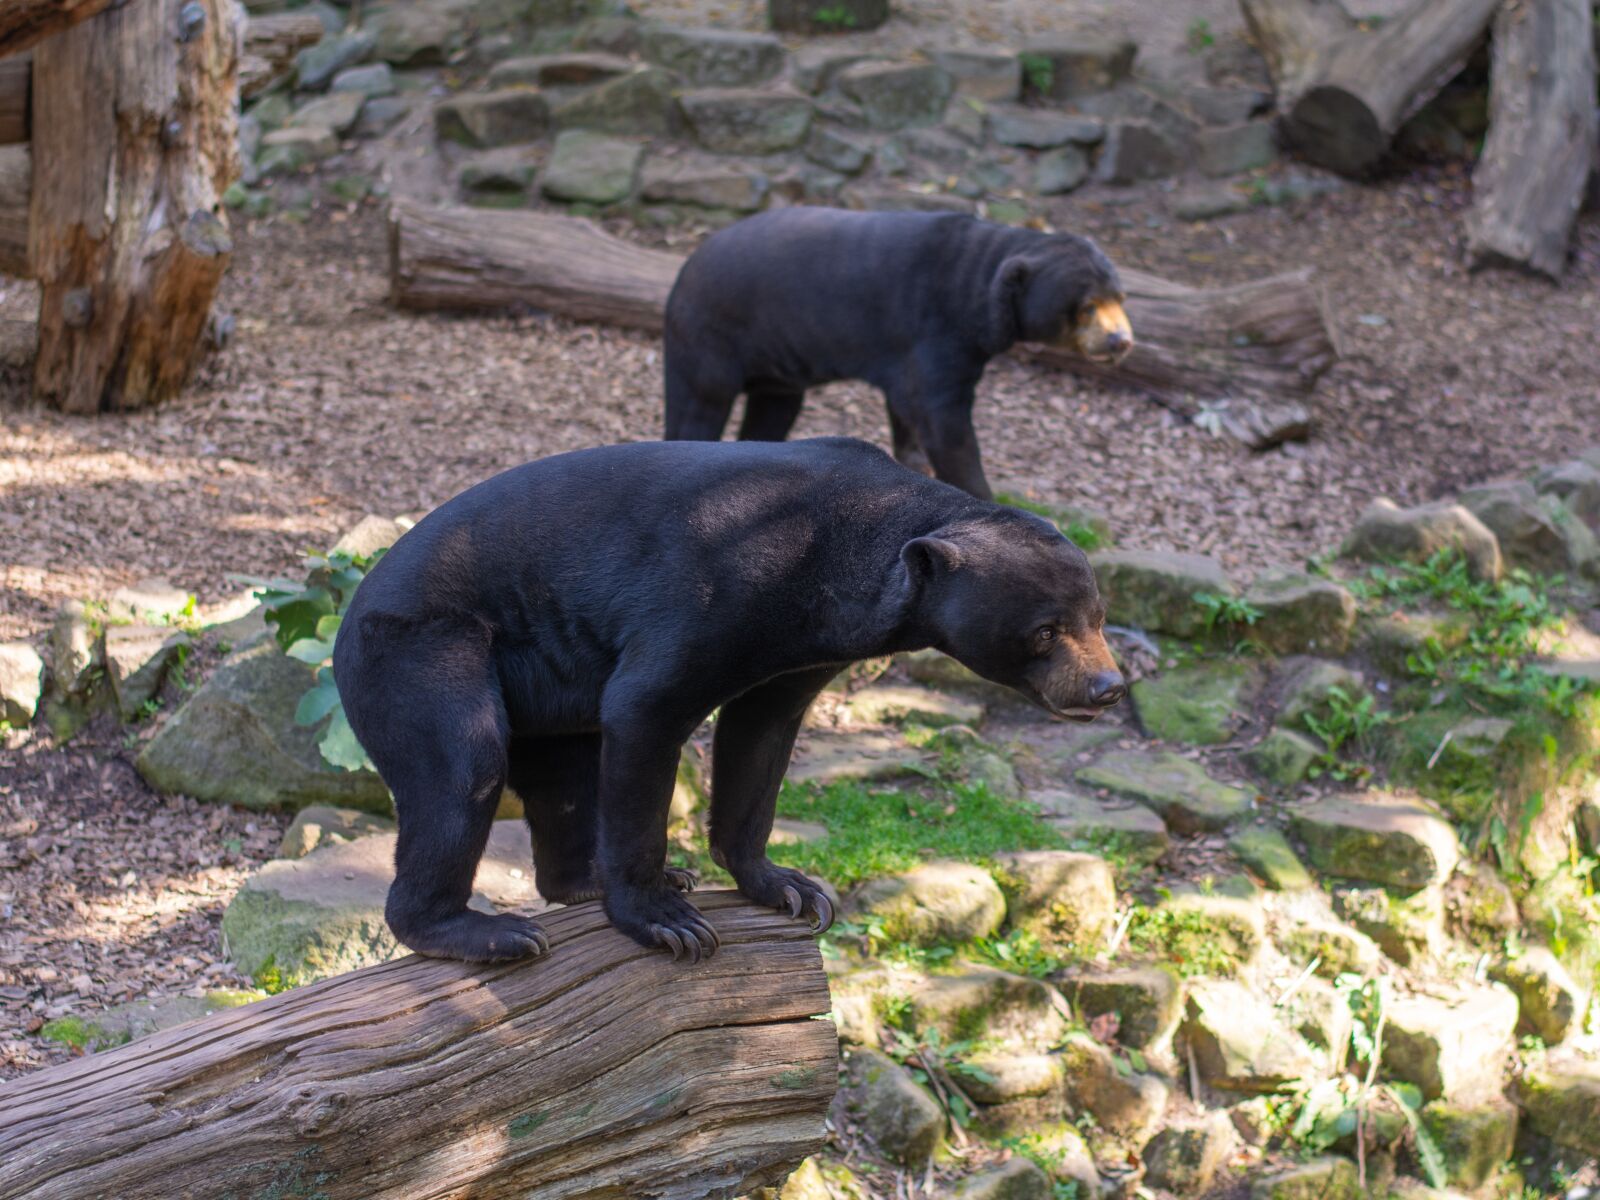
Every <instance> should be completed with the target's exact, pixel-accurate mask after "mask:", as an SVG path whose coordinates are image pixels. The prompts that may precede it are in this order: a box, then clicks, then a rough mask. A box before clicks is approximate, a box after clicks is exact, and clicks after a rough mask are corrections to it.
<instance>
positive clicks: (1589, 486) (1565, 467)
mask: <svg viewBox="0 0 1600 1200" xmlns="http://www.w3.org/2000/svg"><path fill="white" fill-rule="evenodd" d="M1533 486H1534V487H1535V488H1536V489H1537V490H1538V492H1539V494H1540V495H1541V496H1553V497H1554V498H1555V499H1557V500H1559V501H1561V503H1562V504H1563V505H1565V506H1566V509H1567V511H1568V512H1570V513H1571V514H1572V515H1573V516H1575V517H1577V518H1578V520H1580V521H1582V522H1583V523H1584V524H1585V525H1587V526H1588V527H1589V532H1591V533H1593V534H1595V535H1596V536H1600V466H1596V465H1595V464H1594V463H1589V462H1584V461H1583V460H1582V459H1581V458H1575V459H1573V460H1572V461H1571V462H1565V463H1562V464H1561V465H1560V466H1557V467H1551V468H1550V469H1549V470H1547V471H1541V472H1539V475H1538V476H1537V478H1535V479H1534V481H1533Z"/></svg>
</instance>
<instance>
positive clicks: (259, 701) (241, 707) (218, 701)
mask: <svg viewBox="0 0 1600 1200" xmlns="http://www.w3.org/2000/svg"><path fill="white" fill-rule="evenodd" d="M311 682H312V679H311V668H310V667H308V666H306V665H305V664H304V663H302V662H297V661H296V660H294V659H292V658H289V657H288V656H287V655H285V654H284V653H283V652H282V651H281V650H279V649H278V645H277V643H276V642H274V641H273V640H272V639H271V638H270V637H263V638H262V639H261V640H259V641H256V642H255V643H253V644H251V645H248V646H244V647H241V648H240V649H239V650H237V651H235V652H234V653H233V654H232V655H230V656H229V657H228V658H226V659H224V660H223V662H222V664H221V665H220V666H218V667H217V669H216V671H215V672H213V673H212V676H211V678H210V679H208V680H206V682H205V683H204V684H203V685H202V686H201V687H200V688H199V690H197V691H196V692H195V693H194V695H193V696H191V697H190V698H189V700H188V701H187V702H186V703H185V704H184V705H183V706H182V707H181V708H179V709H178V711H177V712H175V713H173V714H172V716H171V717H169V718H168V719H167V721H166V722H165V723H164V724H163V725H162V726H161V728H160V729H159V730H158V731H157V732H156V735H155V737H153V738H152V739H151V740H150V741H149V742H148V743H147V744H146V745H145V747H144V749H143V751H141V752H140V754H139V758H138V762H137V766H138V769H139V774H140V775H142V776H143V777H144V780H145V782H146V783H148V784H149V785H150V786H151V787H153V788H154V789H155V790H156V791H158V792H161V793H162V794H163V795H184V796H193V797H194V798H195V799H196V800H209V801H214V802H216V803H221V804H238V805H241V806H243V807H245V808H301V807H304V806H305V805H307V804H331V805H335V806H340V807H348V808H360V809H366V810H368V811H371V812H379V813H387V812H388V811H389V793H388V789H387V788H385V787H384V786H383V781H382V780H380V779H379V778H378V777H377V776H376V775H375V774H373V773H372V772H370V771H340V770H336V769H334V768H332V767H330V766H328V765H327V764H326V763H324V762H323V760H322V752H321V750H320V749H319V748H318V746H317V738H318V737H319V736H320V732H321V731H320V728H319V727H315V726H311V727H308V726H304V725H297V724H296V723H295V719H294V713H295V708H296V707H297V706H298V705H299V703H300V698H301V697H302V696H303V695H305V693H306V691H307V690H308V689H309V688H310V687H311Z"/></svg>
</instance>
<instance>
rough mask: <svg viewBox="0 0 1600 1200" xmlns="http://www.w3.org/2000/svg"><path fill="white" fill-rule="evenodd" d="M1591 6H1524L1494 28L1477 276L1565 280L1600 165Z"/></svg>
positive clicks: (1524, 0)
mask: <svg viewBox="0 0 1600 1200" xmlns="http://www.w3.org/2000/svg"><path fill="white" fill-rule="evenodd" d="M1592 31H1593V20H1592V18H1591V13H1590V3H1589V0H1521V2H1520V3H1517V4H1507V5H1506V6H1505V7H1504V8H1502V9H1501V10H1500V14H1499V16H1497V17H1496V18H1495V23H1494V41H1493V47H1492V50H1491V54H1492V56H1493V57H1492V65H1491V68H1490V76H1489V136H1488V139H1487V140H1486V141H1485V142H1484V147H1483V156H1482V157H1481V158H1480V159H1479V160H1478V166H1477V169H1476V170H1474V171H1473V173H1472V193H1473V195H1472V209H1471V210H1470V211H1469V212H1468V214H1467V255H1468V258H1469V260H1470V262H1471V264H1472V266H1473V267H1475V268H1476V267H1486V266H1495V265H1505V266H1514V267H1521V268H1524V269H1531V270H1534V271H1538V272H1540V273H1542V274H1544V275H1548V276H1549V277H1550V278H1551V279H1559V278H1560V277H1561V274H1562V272H1563V271H1564V270H1565V269H1566V263H1567V245H1568V242H1569V241H1570V240H1571V237H1572V225H1573V222H1574V221H1576V220H1577V217H1578V210H1579V209H1580V208H1582V207H1583V202H1584V191H1585V188H1586V186H1587V184H1588V180H1589V175H1590V172H1591V171H1592V170H1593V169H1594V165H1595V146H1596V137H1597V135H1600V121H1597V119H1596V115H1595V106H1594V103H1595V51H1594V41H1593V38H1592Z"/></svg>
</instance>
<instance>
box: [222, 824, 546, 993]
mask: <svg viewBox="0 0 1600 1200" xmlns="http://www.w3.org/2000/svg"><path fill="white" fill-rule="evenodd" d="M394 845H395V838H394V835H393V834H390V833H375V834H371V835H369V836H367V837H362V838H359V839H357V840H355V841H352V842H344V843H340V844H335V845H331V846H326V847H323V848H322V849H319V850H315V851H313V852H312V853H310V854H308V855H306V857H304V858H301V859H293V860H289V859H281V858H280V859H273V860H272V861H271V862H269V863H267V864H266V865H265V866H263V867H262V868H261V869H260V870H259V871H257V872H256V873H255V874H254V875H252V876H251V877H250V878H249V879H247V880H246V881H245V883H244V886H243V887H241V888H240V889H239V891H238V894H237V895H235V896H234V898H233V900H232V901H231V902H230V903H229V905H228V908H227V911H226V912H224V913H223V915H222V934H223V937H224V938H226V939H227V945H228V951H229V954H230V956H231V957H232V959H233V962H234V965H235V966H237V967H238V968H239V970H240V971H241V972H243V973H244V974H246V975H249V976H251V977H253V978H254V979H256V980H257V982H258V983H261V984H262V986H266V987H268V988H269V990H274V989H275V988H277V987H278V986H289V987H297V986H299V985H301V984H304V983H310V982H312V981H313V980H317V979H326V978H327V977H329V976H330V975H338V974H341V973H342V972H345V971H354V970H356V969H358V968H360V967H370V966H372V965H373V964H374V963H380V962H387V961H388V960H390V959H392V958H398V957H400V956H401V955H403V954H405V953H406V950H405V948H404V947H403V946H401V945H400V944H399V943H398V942H396V941H395V940H394V935H393V934H392V933H390V932H389V926H388V925H387V924H386V923H385V921H384V918H383V904H384V899H385V897H386V895H387V894H388V890H389V884H390V882H391V881H392V880H393V878H394ZM532 863H533V847H532V844H531V842H530V841H529V837H528V826H527V823H526V822H523V821H496V822H495V824H494V831H493V832H492V833H491V834H490V837H489V845H488V848H487V849H486V850H485V851H484V856H483V859H482V861H481V862H479V864H478V873H477V877H476V878H475V880H474V883H473V887H474V889H475V890H474V894H473V898H472V907H473V908H476V909H478V910H479V911H481V912H494V911H496V906H499V907H502V908H510V907H516V908H518V909H519V910H521V911H523V912H536V911H539V910H542V909H543V908H545V907H547V906H546V905H545V904H544V902H543V901H542V900H541V899H540V898H539V896H538V893H537V892H536V891H535V890H534V886H533V866H532Z"/></svg>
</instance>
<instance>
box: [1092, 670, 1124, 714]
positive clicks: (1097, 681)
mask: <svg viewBox="0 0 1600 1200" xmlns="http://www.w3.org/2000/svg"><path fill="white" fill-rule="evenodd" d="M1127 694H1128V685H1127V683H1126V681H1125V680H1124V679H1123V678H1122V672H1121V671H1101V672H1100V673H1099V674H1097V675H1096V676H1095V677H1094V678H1093V679H1091V680H1090V681H1089V703H1090V704H1092V705H1094V706H1095V707H1096V708H1115V707H1116V706H1117V705H1119V704H1121V703H1122V700H1123V697H1125V696H1126V695H1127Z"/></svg>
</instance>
